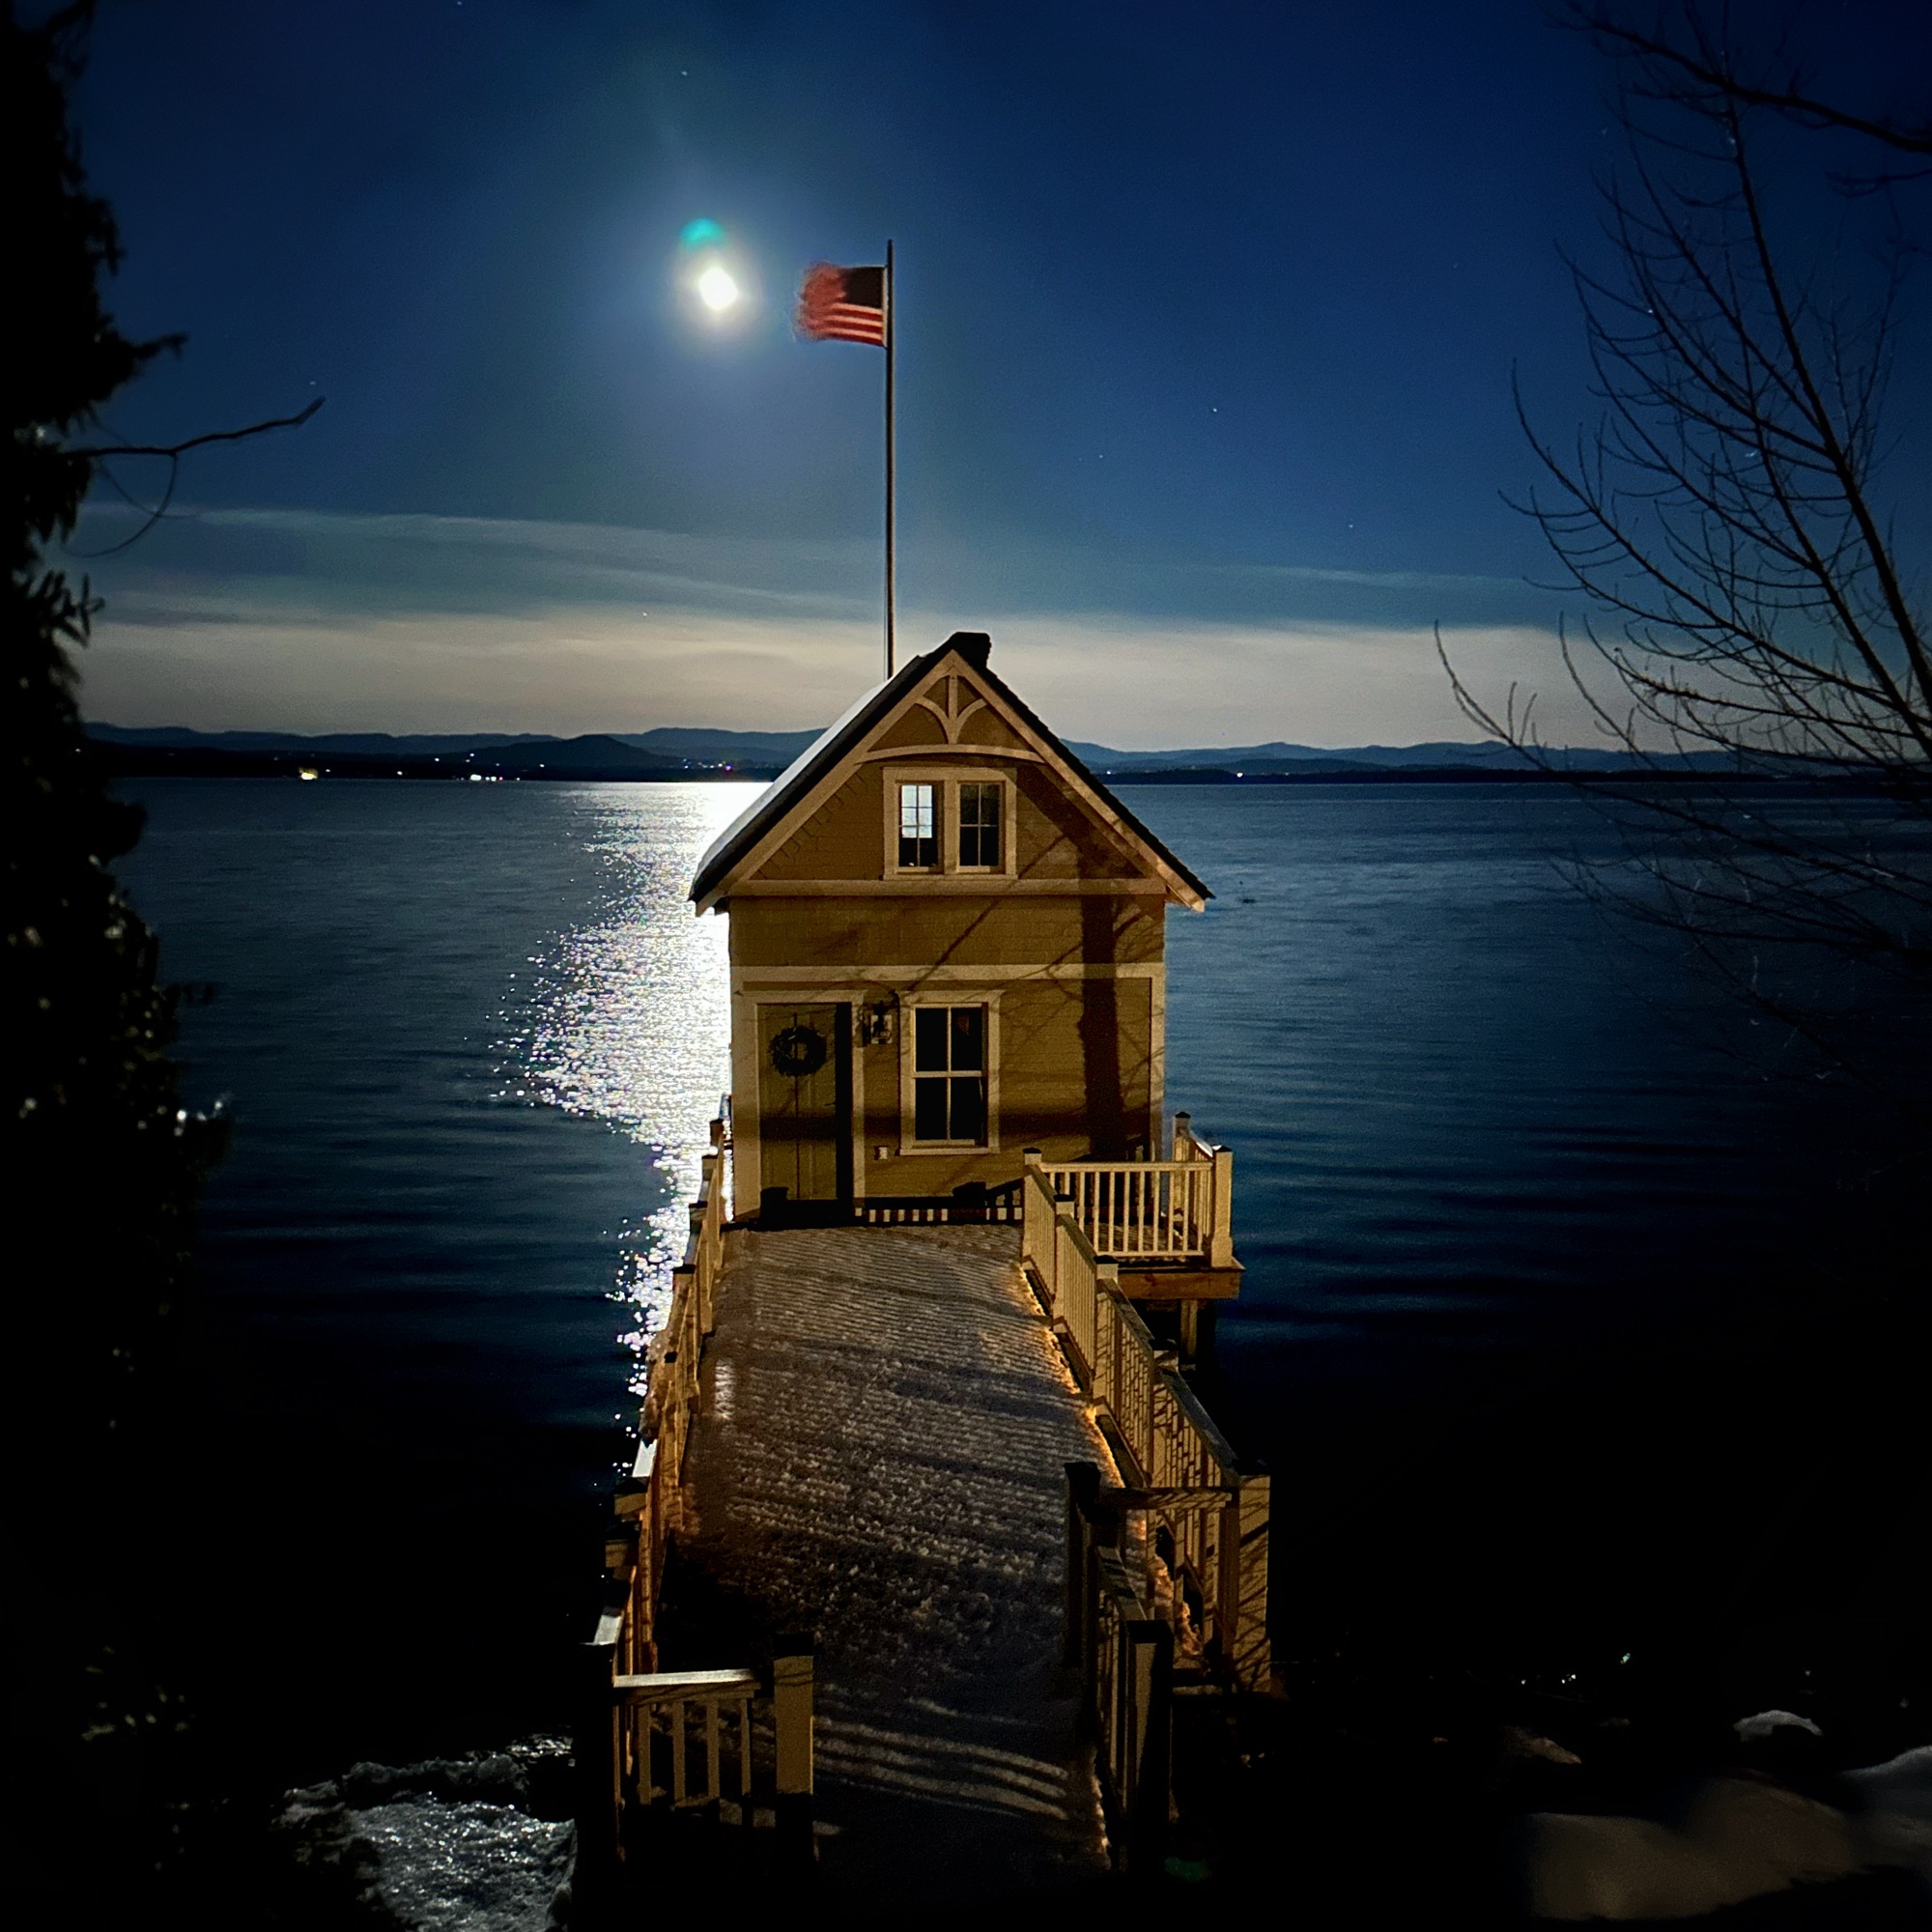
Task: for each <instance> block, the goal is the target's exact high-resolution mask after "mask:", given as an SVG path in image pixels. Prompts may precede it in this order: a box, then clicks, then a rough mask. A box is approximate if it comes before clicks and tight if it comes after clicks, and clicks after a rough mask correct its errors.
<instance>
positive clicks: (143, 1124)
mask: <svg viewBox="0 0 1932 1932" xmlns="http://www.w3.org/2000/svg"><path fill="white" fill-rule="evenodd" d="M91 14H92V8H91V6H88V5H80V6H73V7H69V8H67V9H64V10H62V11H61V12H59V13H56V14H52V15H51V16H49V17H48V18H46V19H45V20H43V21H42V22H41V23H40V24H38V25H27V24H23V23H22V22H21V20H20V19H19V18H18V17H17V15H16V14H14V11H13V10H12V9H11V8H10V10H9V14H8V16H7V20H6V23H5V27H4V43H0V44H3V46H4V51H0V129H4V133H0V139H4V141H5V144H6V197H7V199H6V207H7V213H6V220H7V224H8V231H7V234H8V243H9V246H8V250H7V261H8V268H9V273H10V277H11V279H12V289H13V295H12V298H11V299H10V301H9V304H8V321H9V341H8V343H7V345H6V347H5V348H4V350H0V385H4V394H5V409H6V444H5V451H4V455H0V464H4V466H5V471H4V476H5V480H4V508H0V541H4V543H5V546H6V562H7V573H6V585H5V590H4V593H0V595H4V597H5V617H4V650H5V665H6V678H5V696H4V698H0V707H4V715H5V734H6V735H5V748H4V776H3V777H0V782H4V786H5V810H4V817H0V824H4V828H5V829H4V834H0V838H4V845H5V855H6V904H5V921H4V924H5V935H6V937H5V952H4V966H0V1002H4V1015H5V1019H4V1024H5V1028H6V1045H7V1056H6V1059H7V1074H6V1079H7V1091H6V1100H5V1135H6V1141H5V1151H4V1155H0V1159H4V1171H5V1176H6V1181H7V1192H8V1199H9V1203H10V1206H9V1212H8V1222H7V1239H6V1243H5V1252H6V1260H7V1277H8V1282H9V1294H8V1301H7V1308H8V1331H9V1332H8V1335H7V1346H6V1349H5V1351H4V1359H5V1362H6V1364H7V1367H6V1371H5V1389H4V1408H5V1412H6V1417H7V1422H8V1427H9V1440H10V1446H11V1449H12V1454H11V1456H10V1458H9V1463H8V1467H9V1472H10V1478H11V1480H10V1484H9V1493H8V1503H7V1508H6V1510H5V1512H4V1520H5V1525H6V1527H5V1569H6V1575H7V1578H8V1582H7V1591H8V1596H9V1607H10V1610H11V1612H12V1615H11V1619H10V1622H11V1629H10V1634H9V1660H8V1661H9V1676H10V1686H9V1690H8V1695H7V1702H8V1712H9V1719H10V1729H11V1731H12V1733H13V1736H12V1740H11V1743H12V1749H11V1751H10V1758H9V1762H10V1767H11V1769H12V1770H13V1772H14V1777H13V1780H12V1788H13V1795H12V1797H11V1799H10V1802H9V1804H8V1805H7V1806H5V1807H4V1808H0V1817H4V1819H5V1826H6V1831H7V1833H8V1835H9V1836H10V1837H11V1838H12V1839H13V1841H14V1842H13V1843H12V1845H11V1846H10V1848H9V1850H8V1852H7V1854H6V1857H7V1862H8V1866H9V1870H10V1872H11V1874H12V1877H13V1881H14V1898H15V1902H16V1907H17V1908H18V1909H20V1910H22V1911H23V1912H26V1913H28V1914H29V1915H30V1916H32V1917H33V1918H35V1919H36V1920H37V1922H57V1923H60V1924H68V1925H78V1924H91V1923H94V1922H96V1921H97V1919H99V1920H107V1919H112V1920H113V1921H114V1922H116V1923H120V1924H141V1923H156V1922H159V1920H160V1919H161V1918H164V1917H166V1916H167V1914H168V1908H169V1902H170V1901H172V1903H173V1904H174V1905H175V1906H185V1904H186V1902H187V1901H188V1900H189V1899H190V1898H192V1899H193V1900H195V1901H196V1909H195V1916H196V1917H197V1918H200V1920H201V1921H202V1922H213V1921H215V1920H223V1919H226V1918H235V1917H238V1916H239V1917H242V1918H248V1919H249V1922H252V1923H261V1924H272V1923H287V1922H291V1916H290V1912H289V1910H287V1909H286V1907H287V1899H286V1897H285V1898H283V1899H282V1900H280V1901H278V1900H277V1899H276V1898H275V1896H274V1886H273V1884H272V1882H271V1883H270V1884H269V1885H267V1886H264V1885H262V1884H261V1883H260V1882H259V1881H260V1880H261V1878H262V1876H263V1874H264V1873H265V1872H266V1871H267V1870H269V1869H270V1867H271V1866H272V1865H273V1864H274V1858H273V1854H272V1852H271V1850H270V1845H269V1841H268V1838H267V1834H266V1832H265V1831H264V1830H262V1829H259V1828H258V1829H255V1830H254V1831H253V1832H252V1833H249V1832H243V1833H241V1835H240V1836H239V1837H238V1836H237V1835H236V1833H235V1832H234V1830H233V1829H232V1828H230V1827H229V1826H227V1825H222V1824H217V1827H216V1833H215V1836H216V1838H217V1839H218V1840H219V1842H218V1843H213V1842H211V1840H210V1837H209V1833H208V1830H207V1820H208V1818H209V1816H210V1814H211V1813H212V1812H213V1813H220V1812H221V1811H222V1807H221V1806H220V1805H219V1804H213V1805H211V1804H210V1803H209V1802H208V1801H209V1798H210V1785H209V1781H208V1778H207V1776H206V1775H205V1774H206V1770H207V1767H206V1765H203V1766H200V1767H197V1766H196V1765H195V1764H194V1761H193V1756H192V1752H191V1749H190V1747H191V1746H192V1745H193V1743H194V1742H195V1741H194V1738H193V1734H192V1727H191V1725H190V1723H189V1721H188V1710H189V1700H188V1698H187V1696H186V1686H187V1684H188V1682H189V1680H190V1677H191V1668H190V1665H189V1663H188V1662H187V1660H186V1657H185V1645H184V1644H183V1642H182V1640H181V1639H182V1634H183V1630H184V1627H185V1624H186V1623H187V1622H188V1621H189V1620H190V1619H191V1618H192V1617H193V1616H194V1615H195V1614H196V1612H197V1611H200V1610H205V1607H206V1606H203V1605H186V1604H185V1603H184V1596H185V1585H186V1581H187V1570H188V1567H189V1564H188V1559H187V1555H186V1552H185V1550H184V1549H183V1548H182V1546H181V1544H180V1541H179V1538H178V1536H177V1535H176V1530H177V1528H178V1526H179V1518H178V1516H177V1514H176V1510H175V1504H176V1502H177V1499H178V1492H179V1485H180V1479H181V1473H182V1472H181V1464H180V1459H179V1456H178V1450H179V1447H180V1432H179V1430H178V1429H177V1428H176V1427H175V1423H176V1421H177V1420H178V1418H177V1416H176V1415H175V1414H174V1413H173V1411H174V1410H175V1409H176V1408H177V1406H179V1402H180V1388H181V1378H180V1374H179V1370H180V1360H179V1356H180V1349H181V1342H182V1331H183V1325H184V1316H185V1301H186V1296H187V1292H188V1288H189V1247H190V1240H191V1236H192V1232H193V1214H194V1205H195V1198H196V1194H197V1191H198V1188H199V1186H200V1183H201V1181H202V1179H203V1178H204V1176H205V1175H206V1173H207V1171H208V1169H209V1167H210V1165H211V1164H212V1163H213V1160H214V1159H215V1158H216V1156H217V1154H218V1152H219V1150H220V1145H221V1130H220V1127H219V1125H218V1123H217V1122H213V1121H211V1120H208V1119H205V1118H202V1117H200V1116H198V1115H196V1114H194V1113H192V1112H190V1111H189V1110H188V1109H187V1108H186V1107H185V1105H184V1101H183V1095H182V1083H181V1068H180V1066H179V1065H178V1064H177V1063H176V1062H175V1061H174V1060H173V1059H171V1058H170V1057H169V1053H168V1046H169V1042H170V1040H171V1039H172V1037H173V1036H174V1031H175V1017H176V1005H177V999H178V993H177V991H176V989H173V988H170V987H168V986H166V985H164V984H163V983H161V981H160V980H159V978H158V975H157V971H156V966H157V957H156V954H157V948H156V936H155V934H154V933H153V932H152V931H151V930H150V929H149V927H148V926H147V925H146V924H145V923H143V922H142V921H141V920H140V918H139V917H138V916H137V915H136V914H135V912H134V911H133V909H132V908H131V907H130V906H129V904H128V900H127V899H126V897H125V896H124V895H123V894H122V891H121V889H120V887H119V885H118V884H117V883H116V880H115V877H114V874H113V871H112V869H111V867H112V864H113V861H114V860H115V859H116V858H118V857H119V856H121V855H122V854H124V853H125V852H127V851H128V849H129V848H130V847H131V846H132V845H133V843H134V841H135V839H136V838H138V837H139V834H140V829H141V813H140V811H139V810H138V809H137V808H136V807H134V806H132V805H129V804H127V803H124V802H121V801H119V800H116V799H115V798H114V797H112V796H111V794H110V792H109V790H108V788H107V785H106V783H105V781H104V779H103V776H102V773H101V771H100V770H99V767H98V766H97V764H96V762H95V760H94V759H93V758H92V757H91V756H90V753H89V751H88V748H87V744H86V741H85V738H84V735H83V732H82V728H81V721H80V715H79V711H78V707H77V705H76V702H75V692H76V686H77V682H78V670H77V665H76V658H75V653H76V651H77V650H78V649H79V648H80V647H81V646H82V645H84V644H85V643H86V641H87V638H88V631H89V625H90V622H91V619H92V616H93V613H94V611H95V609H96V605H95V602H94V600H93V598H92V597H91V595H90V592H89V587H88V585H87V583H86V582H85V581H82V582H79V583H77V584H76V583H75V582H72V581H71V579H70V578H69V577H68V576H67V574H66V573H65V572H64V571H63V570H61V569H59V568H58V567H56V566H55V565H54V564H53V563H51V562H50V561H49V560H48V553H49V551H50V549H51V548H52V547H53V546H55V545H57V544H59V543H60V542H62V541H63V540H64V539H65V538H66V537H68V535H69V534H70V533H71V531H72V529H73V527H74V525H75V522H76V520H77V519H78V517H79V514H80V507H81V502H82V498H83V497H85V495H86V493H87V490H88V487H89V485H90V483H91V482H92V480H93V478H94V475H95V472H96V469H97V467H98V466H99V463H100V462H101V461H102V459H103V457H104V456H106V455H111V454H114V453H116V451H115V450H114V449H112V448H108V447H103V446H101V445H98V444H86V443H77V442H76V440H75V439H76V436H79V435H84V434H86V433H87V432H88V431H89V430H90V429H91V428H92V427H93V425H94V423H95V420H96V414H97V412H98V411H99V408H100V406H101V405H102V404H103V403H105V402H106V400H107V399H108V398H109V397H110V396H112V395H113V394H114V393H115V392H116V391H117V390H118V389H120V388H121V387H122V385H123V384H126V383H128V381H129V380H130V379H131V378H132V377H133V376H135V375H136V374H137V373H138V372H139V371H140V370H141V369H142V368H143V367H144V366H146V364H147V363H149V362H150V361H152V360H153V358H154V357H155V356H156V355H160V354H161V353H163V352H164V351H167V350H171V349H173V348H175V347H177V346H178V344H179V340H180V338H178V337H165V338H162V339H159V340H156V341H150V342H134V341H131V340H129V339H128V336H127V335H125V334H124V333H123V332H122V331H121V329H120V328H119V327H116V325H115V322H114V319H113V317H112V316H111V315H110V314H109V313H108V311H107V309H106V307H105V306H104V305H103V302H102V299H101V284H102V281H103V279H104V278H105V277H106V276H107V275H109V274H111V273H112V272H113V270H114V269H115V267H116V265H117V263H118V261H119V259H120V250H119V244H118V241H117V239H116V235H115V228H114V221H113V218H112V215H111V213H109V210H108V208H107V206H106V204H105V203H104V202H102V201H100V200H99V198H98V197H96V196H93V195H91V194H89V193H88V192H87V188H86V183H85V179H84V176H83V173H82V168H81V163H80V156H79V152H78V147H77V144H76V142H75V139H74V136H73V133H72V131H71V127H70V125H69V118H68V97H69V91H70V89H71V84H72V82H73V80H74V78H75V76H76V74H77V72H78V70H79V62H80V53H81V47H82V44H83V40H84V36H85V33H86V30H87V28H88V26H89V23H90V19H91ZM245 433H246V432H235V433H230V434H245ZM195 440H196V441H202V440H219V439H209V438H200V439H195ZM188 446H191V445H187V444H184V445H179V446H176V447H174V448H172V449H160V450H158V451H156V452H153V453H156V454H159V455H162V456H165V457H178V456H179V454H180V452H181V449H183V448H185V447H188ZM129 453H131V452H129ZM197 1831H199V1832H200V1834H201V1843H202V1846H203V1851H204V1854H205V1856H204V1857H203V1859H202V1861H201V1867H202V1868H201V1870H200V1872H199V1873H193V1872H187V1873H186V1875H185V1870H186V1868H185V1864H184V1856H183V1855H184V1849H185V1845H186V1844H188V1843H189V1842H190V1841H192V1840H193V1839H194V1838H195V1835H196V1833H197ZM223 1833H225V1835H223ZM190 1863H191V1861H190ZM251 1867H252V1869H251ZM216 1871H220V1872H222V1873H224V1874H225V1876H223V1877H221V1878H220V1879H219V1880H218V1882H212V1883H211V1879H212V1875H213V1874H214V1873H215V1872H216ZM346 1883H347V1890H346V1891H345V1890H343V1889H341V1888H337V1889H336V1892H335V1894H334V1902H335V1903H336V1904H338V1905H339V1904H342V1903H344V1902H345V1901H346V1902H347V1903H348V1905H349V1906H350V1907H351V1909H352V1913H353V1910H354V1907H355V1897H354V1894H355V1875H354V1873H353V1872H350V1873H349V1874H348V1877H347V1881H346ZM222 1898H225V1899H226V1900H227V1901H228V1902H227V1904H226V1905H222V1904H220V1903H218V1901H219V1900H221V1899H222ZM308 1910H309V1908H308V1907H307V1906H306V1905H300V1906H298V1907H297V1908H296V1912H295V1917H296V1918H297V1919H299V1918H300V1917H301V1916H302V1914H303V1913H305V1912H307V1911H308Z"/></svg>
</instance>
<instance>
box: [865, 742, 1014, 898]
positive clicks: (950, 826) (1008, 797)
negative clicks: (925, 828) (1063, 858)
mask: <svg viewBox="0 0 1932 1932" xmlns="http://www.w3.org/2000/svg"><path fill="white" fill-rule="evenodd" d="M885 776H886V787H885V790H886V797H885V808H886V810H885V818H886V865H885V876H886V877H887V878H889V879H934V878H960V879H1010V878H1013V877H1014V876H1016V874H1015V870H1014V847H1015V846H1016V845H1017V844H1018V842H1019V841H1018V838H1017V837H1016V836H1015V835H1016V833H1017V831H1018V827H1017V825H1016V823H1015V820H1016V817H1017V812H1016V810H1015V808H1016V805H1017V800H1018V793H1017V791H1016V790H1015V788H1014V785H1013V779H1012V774H1011V773H1010V772H1007V771H1000V770H997V769H976V768H974V767H971V766H967V767H965V768H963V769H962V768H961V767H960V766H958V765H888V766H887V767H886V772H885ZM905 784H929V785H930V786H931V787H932V797H933V807H934V810H935V812H936V814H937V817H938V832H939V863H938V865H936V866H901V865H900V864H899V787H900V786H901V785H905ZM962 784H992V785H998V786H999V788H1000V863H999V864H998V865H997V866H962V865H961V864H960V863H959V787H960V786H961V785H962Z"/></svg>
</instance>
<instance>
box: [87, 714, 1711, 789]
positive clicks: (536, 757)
mask: <svg viewBox="0 0 1932 1932" xmlns="http://www.w3.org/2000/svg"><path fill="white" fill-rule="evenodd" d="M88 736H89V737H90V738H91V739H92V740H93V741H94V742H95V744H96V745H97V746H99V749H100V751H101V753H102V754H103V756H104V757H105V758H106V759H107V761H108V763H109V764H110V765H111V766H112V768H113V769H114V770H116V771H118V772H121V773H124V774H127V775H128V776H142V777H156V776H166V775H170V774H173V775H177V776H184V777H223V776H237V777H275V776H285V775H286V776H294V775H296V774H297V773H298V772H299V771H313V772H315V773H316V774H317V775H318V776H326V777H339V778H352V777H353V778H466V777H469V776H472V775H473V776H475V777H477V778H484V779H491V778H500V779H578V780H586V779H631V780H650V779H693V778H718V779H724V778H733V779H737V778H745V779H770V778H776V777H777V776H778V774H779V773H780V772H781V770H782V769H783V768H784V767H785V766H786V765H788V764H790V763H791V761H792V759H794V758H795V757H796V756H797V755H798V754H799V753H800V752H802V751H804V750H805V748H806V747H807V746H808V745H810V743H811V742H812V740H813V739H814V738H816V737H817V736H818V733H817V732H815V731H714V730H705V729H700V728H692V729H684V728H679V727H662V728H660V729H658V730H654V731H611V732H600V733H592V734H589V735H586V736H583V737H578V738H555V737H549V736H546V735H544V734H542V733H538V732H521V733H513V732H503V731H469V732H441V733H404V734H400V735H398V734H392V733H389V732H386V731H335V732H328V733H326V734H324V735H322V736H319V737H303V736H300V735H298V734H297V733H295V732H290V731H194V730H190V729H188V728H187V727H186V726H185V725H153V726H142V727H138V728H128V727H127V726H123V725H89V726H88ZM1068 748H1069V749H1070V750H1071V751H1072V752H1073V753H1074V755H1075V756H1076V757H1078V758H1080V759H1082V760H1083V761H1084V762H1085V763H1086V764H1087V765H1088V767H1089V768H1090V769H1091V770H1093V771H1094V772H1095V773H1096V774H1098V775H1099V776H1100V777H1102V778H1105V779H1109V780H1111V781H1114V782H1116V783H1122V784H1137V783H1138V784H1159V783H1168V784H1175V783H1191V784H1204V783H1205V784H1239V783H1252V782H1258V781H1259V782H1270V781H1272V782H1277V783H1279V782H1292V781H1312V782H1321V781H1330V782H1335V781H1340V782H1348V781H1355V782H1358V783H1359V782H1363V781H1371V782H1374V781H1381V782H1388V781H1404V780H1406V781H1415V780H1437V781H1452V780H1463V781H1468V780H1472V779H1474V780H1481V779H1486V778H1517V779H1534V778H1539V777H1542V776H1544V773H1543V772H1542V771H1540V770H1539V769H1538V768H1537V767H1536V766H1535V765H1534V764H1532V763H1531V761H1530V760H1529V759H1528V758H1527V757H1526V756H1525V755H1524V754H1523V753H1520V752H1518V751H1515V750H1513V749H1512V748H1511V747H1510V746H1507V745H1495V744H1479V745H1469V744H1459V743H1455V742H1441V743H1435V744H1427V745H1360V746H1354V747H1350V748H1347V749H1342V750H1335V749H1331V748H1327V747H1322V746H1315V745H1289V744H1283V743H1279V742H1277V743H1274V744H1267V745H1233V746H1225V745H1224V746H1213V747H1200V748H1193V749H1188V750H1183V751H1175V752H1121V751H1116V750H1114V749H1113V748H1112V747H1111V746H1107V745H1091V744H1083V743H1079V742H1077V741H1073V742H1070V743H1069V747H1068ZM1544 757H1545V759H1546V760H1547V761H1548V764H1550V765H1553V766H1554V767H1555V768H1557V769H1558V770H1560V771H1566V772H1577V773H1590V772H1601V773H1605V774H1610V773H1615V772H1620V771H1628V770H1630V769H1631V766H1632V760H1631V759H1630V758H1629V757H1628V756H1627V755H1625V754H1624V753H1619V752H1609V751H1575V750H1559V751H1553V752H1549V753H1545V754H1544ZM1727 763H1728V761H1727V760H1724V759H1722V758H1720V757H1719V755H1718V754H1716V753H1680V754H1676V755H1673V756H1668V757H1664V758H1660V759H1659V760H1657V768H1659V769H1662V771H1664V772H1666V773H1667V772H1671V771H1675V772H1678V773H1681V774H1682V775H1684V776H1686V777H1690V776H1691V775H1693V774H1695V773H1697V772H1700V771H1713V770H1719V769H1723V768H1725V767H1726V765H1727Z"/></svg>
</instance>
